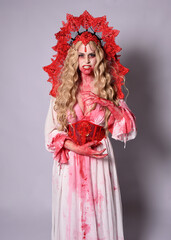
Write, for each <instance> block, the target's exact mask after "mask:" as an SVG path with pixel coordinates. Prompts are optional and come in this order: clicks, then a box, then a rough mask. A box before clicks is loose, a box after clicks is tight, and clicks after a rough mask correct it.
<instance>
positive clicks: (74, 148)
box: [64, 140, 79, 153]
mask: <svg viewBox="0 0 171 240" xmlns="http://www.w3.org/2000/svg"><path fill="white" fill-rule="evenodd" d="M78 147H79V145H77V144H75V143H74V142H73V141H71V140H66V141H65V142H64V148H66V149H68V150H70V151H73V152H76V153H78Z"/></svg>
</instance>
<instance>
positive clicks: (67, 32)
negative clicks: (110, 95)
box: [43, 11, 129, 99]
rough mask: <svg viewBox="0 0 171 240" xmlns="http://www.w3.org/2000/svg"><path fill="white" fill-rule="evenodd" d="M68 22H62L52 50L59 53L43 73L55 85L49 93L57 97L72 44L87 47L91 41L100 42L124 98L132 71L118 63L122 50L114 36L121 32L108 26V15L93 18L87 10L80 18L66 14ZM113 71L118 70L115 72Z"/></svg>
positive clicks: (44, 68) (45, 67) (119, 96)
mask: <svg viewBox="0 0 171 240" xmlns="http://www.w3.org/2000/svg"><path fill="white" fill-rule="evenodd" d="M66 19H67V22H66V23H65V22H62V24H63V27H61V30H60V31H59V32H58V33H56V34H55V37H56V39H57V44H56V45H55V46H54V47H52V49H53V50H54V51H56V52H57V54H55V55H53V57H54V59H53V58H51V61H52V63H51V64H50V65H48V66H44V67H43V70H44V71H45V72H47V73H48V75H49V79H48V82H51V83H52V90H51V91H50V93H49V94H50V95H52V96H54V97H56V93H57V89H58V87H59V84H60V83H59V81H58V78H59V74H60V72H61V69H62V67H63V64H64V61H65V58H66V56H67V52H68V50H69V48H70V46H71V44H72V43H74V44H75V43H76V42H77V41H80V40H81V41H82V42H83V43H84V45H87V43H88V42H89V41H91V40H93V41H95V42H96V43H97V42H98V41H100V43H101V46H102V48H103V50H104V52H105V53H106V58H107V60H108V61H109V64H110V66H111V72H110V73H111V75H112V77H113V79H114V81H115V86H116V88H117V97H118V98H120V99H122V98H124V94H123V92H122V89H121V87H122V85H123V84H124V82H123V77H124V75H125V74H126V73H127V72H128V71H129V69H128V68H126V67H124V66H123V65H121V63H120V60H119V57H120V55H117V53H118V52H120V51H121V50H122V48H120V47H119V46H118V45H117V44H116V43H115V37H116V36H117V35H118V34H119V32H120V31H119V30H116V29H113V27H109V26H108V22H107V21H106V16H103V17H97V18H94V17H92V16H91V15H90V14H89V13H88V11H84V13H83V14H82V15H80V16H79V17H74V16H73V15H70V14H67V15H66ZM90 33H91V35H90ZM86 36H88V38H86ZM113 68H114V69H115V70H112V69H113Z"/></svg>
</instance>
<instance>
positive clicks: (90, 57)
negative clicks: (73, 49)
mask: <svg viewBox="0 0 171 240" xmlns="http://www.w3.org/2000/svg"><path fill="white" fill-rule="evenodd" d="M96 62H97V59H96V55H95V51H94V50H93V49H91V47H90V45H89V44H87V45H86V46H85V45H84V44H81V45H80V47H79V48H78V66H79V69H80V71H81V73H82V74H84V75H92V74H93V71H94V67H95V64H96Z"/></svg>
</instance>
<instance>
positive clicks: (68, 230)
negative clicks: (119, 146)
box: [45, 97, 136, 240]
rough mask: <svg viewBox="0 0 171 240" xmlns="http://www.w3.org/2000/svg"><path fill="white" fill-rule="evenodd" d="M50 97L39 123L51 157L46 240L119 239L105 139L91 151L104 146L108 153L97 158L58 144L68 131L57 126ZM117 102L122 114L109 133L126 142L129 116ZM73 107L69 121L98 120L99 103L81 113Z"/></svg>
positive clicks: (116, 193) (116, 196)
mask: <svg viewBox="0 0 171 240" xmlns="http://www.w3.org/2000/svg"><path fill="white" fill-rule="evenodd" d="M54 102H55V98H54V97H51V100H50V107H49V111H48V114H47V118H46V123H45V146H46V149H47V150H48V151H50V152H52V153H53V159H54V160H53V161H54V163H53V172H52V234H51V240H83V239H84V240H123V239H124V234H123V223H122V204H121V198H120V189H119V184H118V178H117V172H116V165H115V158H114V154H113V149H112V146H111V143H110V140H109V138H108V137H105V138H103V139H102V141H101V142H102V144H101V145H99V146H98V147H97V150H101V149H104V148H106V151H105V152H104V154H105V153H107V154H108V156H107V157H105V158H103V159H96V158H90V157H88V156H83V155H78V154H76V153H74V152H72V151H69V150H66V149H64V148H63V144H64V141H65V139H67V137H68V136H67V133H66V132H62V131H58V130H57V121H56V112H55V111H54V110H53V106H54ZM120 106H121V107H122V109H123V111H124V114H125V117H123V119H121V120H120V121H115V122H114V123H113V127H112V129H113V130H112V137H113V138H115V139H117V140H121V141H124V139H125V141H126V140H130V139H133V138H135V136H136V126H135V117H134V115H133V114H132V113H131V111H130V110H129V108H128V107H127V105H126V103H125V102H124V101H123V100H121V101H120ZM74 109H75V112H76V119H75V120H73V119H69V117H68V121H69V123H73V122H77V121H80V120H88V121H89V122H92V123H94V124H96V125H100V126H103V125H104V109H103V108H102V107H101V105H99V104H97V105H96V108H95V109H94V110H92V111H91V112H90V113H89V114H88V115H87V116H84V115H83V112H82V110H81V108H80V107H79V105H78V103H77V104H76V105H75V107H74ZM128 122H129V123H128ZM128 125H129V128H128ZM130 126H131V128H130ZM128 129H129V131H128ZM130 129H131V130H130Z"/></svg>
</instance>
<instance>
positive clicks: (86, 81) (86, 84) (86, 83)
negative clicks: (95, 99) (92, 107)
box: [80, 72, 94, 91]
mask: <svg viewBox="0 0 171 240" xmlns="http://www.w3.org/2000/svg"><path fill="white" fill-rule="evenodd" d="M93 82H94V75H93V74H89V75H86V74H84V73H82V72H81V83H80V87H81V88H82V90H84V91H90V90H91V86H92V83H93Z"/></svg>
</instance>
